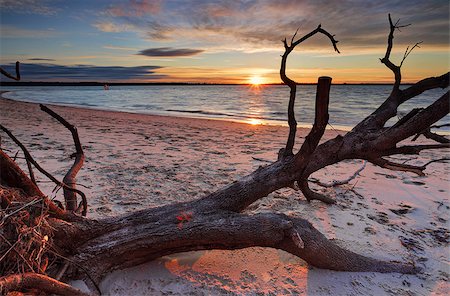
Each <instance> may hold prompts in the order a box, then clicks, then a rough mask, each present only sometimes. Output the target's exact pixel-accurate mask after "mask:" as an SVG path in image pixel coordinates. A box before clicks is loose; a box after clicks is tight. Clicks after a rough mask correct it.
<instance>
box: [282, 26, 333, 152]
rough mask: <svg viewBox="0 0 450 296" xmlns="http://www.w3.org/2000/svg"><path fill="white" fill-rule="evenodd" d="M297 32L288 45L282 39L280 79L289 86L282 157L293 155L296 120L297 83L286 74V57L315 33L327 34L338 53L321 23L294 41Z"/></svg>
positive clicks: (330, 37)
mask: <svg viewBox="0 0 450 296" xmlns="http://www.w3.org/2000/svg"><path fill="white" fill-rule="evenodd" d="M297 32H298V29H297V31H296V32H295V34H294V36H293V37H292V39H291V44H290V45H288V43H287V41H286V39H284V40H283V44H284V49H285V52H284V54H283V55H282V56H281V67H280V77H281V80H282V81H283V82H284V83H285V84H286V85H287V86H289V88H290V95H289V103H288V124H289V135H288V140H287V143H286V147H285V148H284V150H283V156H284V157H287V156H292V155H293V149H294V144H295V134H296V133H297V121H296V119H295V112H294V106H295V97H296V92H297V83H296V82H295V81H294V80H292V79H290V78H289V77H288V76H287V75H286V63H287V58H288V56H289V54H290V53H291V52H292V51H293V50H294V48H295V47H296V46H297V45H299V44H300V43H302V42H303V41H305V40H307V39H308V38H310V37H312V36H314V35H315V34H317V33H322V34H324V35H325V36H327V37H328V38H329V39H330V41H331V43H332V45H333V48H334V50H335V51H336V52H338V53H339V50H338V48H337V43H338V41H337V40H335V39H334V36H333V35H331V34H330V33H328V32H327V31H326V30H324V29H322V28H321V25H319V26H318V27H317V28H316V29H315V30H313V31H311V32H310V33H308V34H306V35H305V36H303V37H302V38H300V39H298V40H297V41H295V42H294V39H295V36H296V35H297Z"/></svg>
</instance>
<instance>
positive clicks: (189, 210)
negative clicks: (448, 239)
mask: <svg viewBox="0 0 450 296" xmlns="http://www.w3.org/2000/svg"><path fill="white" fill-rule="evenodd" d="M389 23H390V33H389V37H388V47H387V50H386V54H385V56H384V57H383V58H382V59H381V62H382V63H383V64H385V65H386V66H387V67H388V68H389V69H390V70H391V71H392V72H393V73H394V77H395V82H394V85H393V89H392V92H391V94H390V95H389V97H388V98H387V99H386V100H385V102H384V103H383V104H382V105H381V106H380V107H379V108H378V109H377V110H375V111H374V112H373V113H372V114H371V115H369V116H368V117H366V118H365V119H364V120H362V121H361V122H360V123H359V124H358V125H357V126H356V127H355V128H353V129H352V130H351V131H350V132H348V133H346V134H345V135H344V136H337V137H335V138H333V139H331V140H328V141H326V142H324V143H322V144H320V145H319V142H320V139H321V138H322V135H323V133H324V130H325V127H326V125H327V123H328V101H329V89H330V84H331V78H329V77H321V78H319V81H318V86H317V96H316V106H315V107H316V111H315V112H316V113H315V122H314V126H313V128H312V129H311V131H310V132H309V134H308V136H307V137H306V139H305V141H304V142H303V144H302V145H301V147H300V149H299V150H298V152H297V153H294V144H295V143H294V140H295V133H296V122H295V116H294V113H293V107H294V103H295V96H296V83H295V82H294V81H293V80H291V79H289V78H288V77H287V76H286V74H285V71H286V63H287V57H288V55H289V53H290V52H292V50H293V49H294V48H295V47H296V46H298V45H299V44H300V43H301V42H302V41H304V40H306V39H307V38H309V37H311V36H313V35H315V34H316V33H322V34H324V35H326V36H327V37H328V38H329V39H330V40H331V42H332V45H333V47H334V49H335V50H336V51H338V49H337V46H336V44H337V41H336V40H335V39H334V37H333V35H331V34H329V33H328V32H327V31H325V30H324V29H322V28H321V26H319V27H318V28H317V29H315V30H314V31H312V32H311V33H309V34H307V35H305V36H304V37H302V38H300V39H298V40H297V41H294V40H295V36H296V35H294V37H292V39H291V42H290V44H287V41H286V40H284V41H283V43H284V47H285V53H284V54H283V56H282V63H281V69H280V75H281V78H282V80H283V81H284V82H285V83H286V84H287V85H288V86H289V87H290V89H291V94H290V100H289V107H288V110H289V118H288V122H289V127H290V129H289V135H288V141H287V144H286V146H285V147H284V148H282V149H281V150H280V152H279V154H278V155H279V157H278V160H277V161H276V162H274V163H271V164H269V165H266V166H262V167H260V168H259V169H257V170H256V171H254V172H252V173H251V174H249V175H248V176H245V177H243V178H241V179H239V180H237V181H235V182H233V183H231V184H229V185H228V186H226V187H224V188H222V189H220V190H218V191H216V192H214V193H211V194H209V195H207V196H204V197H202V198H200V199H197V200H193V201H190V202H183V203H176V204H172V205H167V206H162V207H158V208H150V209H145V210H141V211H137V212H133V213H129V214H126V215H124V216H121V217H115V218H106V219H101V220H92V219H88V218H85V217H83V216H82V215H78V214H77V212H76V209H75V207H74V206H75V205H76V196H75V195H74V194H72V193H77V194H79V195H80V196H81V197H82V198H83V196H84V194H83V195H82V194H80V193H79V190H77V189H75V188H74V185H75V175H76V172H77V171H78V170H79V169H80V168H81V166H82V159H83V158H84V156H83V154H82V149H81V144H80V141H79V139H78V135H76V137H75V134H76V132H75V133H74V131H73V129H71V128H70V127H72V125H70V124H69V123H67V122H66V121H65V120H64V119H62V117H61V116H59V115H57V114H56V113H54V112H53V111H51V110H50V109H48V108H46V107H43V109H44V110H46V112H47V113H49V114H51V115H52V116H53V117H54V118H56V119H58V118H60V119H62V120H60V119H58V120H59V122H60V123H62V124H64V125H65V126H66V127H68V128H69V130H71V132H72V135H73V138H74V142H75V147H76V151H77V152H76V154H75V156H76V159H75V164H74V166H73V167H72V168H71V171H69V173H68V175H71V177H70V178H69V179H67V178H65V180H63V182H61V181H58V180H56V178H54V177H53V176H52V177H51V178H53V179H54V181H55V180H56V181H55V182H56V183H57V184H58V185H59V186H62V187H63V188H64V189H67V191H70V193H71V194H70V195H66V193H67V192H66V191H65V193H64V196H65V198H66V205H65V208H64V207H61V206H59V205H57V204H55V203H54V202H53V201H52V200H49V199H48V198H47V197H46V196H45V195H44V194H43V193H42V192H41V191H40V190H39V188H38V187H37V186H36V184H35V183H33V182H32V181H31V180H30V178H29V177H28V176H27V175H26V174H25V173H24V172H23V171H22V170H21V169H20V168H19V167H18V166H17V165H16V164H15V162H14V161H13V160H12V159H11V158H9V157H8V156H7V155H6V154H5V153H4V152H3V151H2V150H0V164H1V166H0V168H1V174H0V182H1V185H2V186H3V187H4V188H19V189H20V190H22V191H23V194H24V196H33V197H36V198H38V199H40V200H41V201H42V203H41V204H42V207H43V208H45V211H46V216H45V223H47V224H48V226H49V227H50V228H51V229H52V234H51V235H50V236H49V237H48V238H47V239H48V244H49V245H51V247H50V248H47V249H45V252H44V255H43V258H44V257H45V256H47V257H51V258H54V259H55V258H56V259H55V260H53V261H54V262H55V263H54V264H53V265H52V266H49V267H48V268H47V267H46V270H44V272H37V271H35V270H30V268H28V267H27V265H26V264H24V265H23V266H22V272H18V271H16V272H14V271H12V272H9V273H8V274H5V276H4V277H2V278H0V287H1V290H2V291H3V292H8V291H32V292H33V291H36V290H41V291H43V292H46V293H58V294H67V295H83V293H81V292H79V291H77V290H74V289H73V288H72V287H70V286H67V285H66V284H64V283H62V282H61V281H59V280H63V281H64V280H68V279H75V278H83V279H84V280H85V281H86V283H88V284H89V285H90V286H92V287H94V288H93V289H92V293H96V292H98V291H96V288H95V287H96V283H98V282H99V281H100V280H101V279H102V277H103V276H104V275H105V273H107V272H110V271H112V270H114V269H120V268H125V267H129V266H134V265H138V264H141V263H144V262H146V261H149V260H152V259H155V258H158V257H161V256H164V255H167V254H172V253H177V252H185V251H193V250H205V249H229V250H233V249H240V248H246V247H252V246H262V247H273V248H277V249H282V250H285V251H287V252H289V253H291V254H294V255H296V256H298V257H300V258H302V259H304V260H305V261H306V262H308V263H309V264H311V265H313V266H316V267H319V268H326V269H332V270H342V271H376V272H399V273H417V272H419V271H420V269H419V268H417V267H415V266H414V265H412V264H409V263H404V262H386V261H382V260H378V259H373V258H369V257H366V256H363V255H359V254H356V253H353V252H351V251H349V250H345V249H343V248H341V247H339V246H338V245H336V244H335V243H333V242H332V241H330V240H328V239H327V238H326V237H325V236H324V235H323V234H321V233H320V232H319V231H318V230H316V229H315V228H314V227H313V226H312V225H311V223H309V222H308V221H306V220H304V219H301V218H297V217H290V216H287V215H284V214H275V213H265V214H254V215H251V214H244V213H242V212H243V211H244V210H245V209H246V208H247V207H248V206H249V205H250V204H252V203H253V202H255V201H256V200H258V199H260V198H263V197H265V196H267V195H268V194H270V193H271V192H273V191H275V190H277V189H280V188H284V187H293V188H299V189H300V190H301V191H302V193H303V194H304V196H305V198H306V199H307V200H308V201H311V200H314V199H317V200H320V201H323V202H326V203H330V204H331V203H334V200H333V199H331V198H329V197H327V196H323V195H321V194H318V193H316V192H313V191H312V190H311V189H310V188H309V186H308V177H309V176H310V175H311V174H312V173H313V172H316V171H318V170H320V169H322V168H324V167H326V166H328V165H331V164H335V163H338V162H340V161H342V160H345V159H362V160H367V161H369V162H371V163H374V164H376V165H378V166H381V167H384V168H386V169H391V170H403V171H408V172H413V173H417V174H421V173H423V170H424V169H425V167H426V165H424V166H412V165H405V164H399V163H395V162H393V161H391V160H389V159H388V158H386V157H389V156H391V155H395V154H418V153H419V152H420V151H422V150H427V149H441V148H448V147H450V145H449V144H448V143H438V144H427V145H402V144H401V142H402V141H403V140H405V139H407V138H410V137H413V136H414V135H417V134H419V133H422V132H423V131H425V130H427V129H428V128H429V127H430V126H432V125H433V124H434V123H435V122H437V121H438V120H440V119H441V118H443V117H444V116H446V115H447V114H448V113H449V93H448V92H447V93H445V94H444V95H443V96H441V97H440V98H437V99H436V100H435V101H434V102H433V103H432V104H431V105H429V106H428V107H426V108H424V109H420V110H412V111H411V112H410V113H409V114H408V115H406V116H405V117H403V118H402V119H400V120H399V121H398V122H397V123H396V124H394V125H393V126H391V127H387V126H386V122H387V121H388V120H389V119H391V118H394V117H395V116H396V115H397V108H398V106H399V105H401V104H403V103H404V102H406V101H408V100H409V99H411V98H413V97H415V96H417V95H419V94H421V93H422V92H424V91H426V90H430V89H435V88H446V87H448V86H449V73H446V74H444V75H441V76H439V77H430V78H426V79H423V80H421V81H419V82H417V83H415V84H413V85H412V86H409V87H407V88H405V89H400V84H401V65H402V63H403V61H404V60H405V58H406V57H407V55H408V54H409V53H410V52H411V51H410V50H407V51H406V53H405V56H404V58H403V60H402V62H401V64H400V66H397V65H395V64H394V63H392V62H391V61H390V52H391V50H392V47H393V38H394V37H393V36H394V31H395V30H396V29H397V28H399V27H401V26H400V25H399V24H398V22H397V23H395V24H394V23H393V22H392V20H391V17H390V16H389ZM4 130H5V131H6V128H4ZM10 134H11V135H12V133H10ZM17 141H18V140H17ZM18 143H20V142H19V141H18ZM20 145H22V144H21V143H20ZM22 146H23V145H22ZM22 149H23V148H22ZM23 150H24V152H25V151H26V149H23ZM26 158H27V159H28V160H29V161H30V163H31V164H32V165H34V166H35V167H36V168H38V166H39V165H38V164H37V163H36V162H35V161H34V160H33V159H32V157H31V155H30V156H26ZM38 169H39V168H38ZM41 172H42V171H41ZM49 178H50V177H49ZM14 198H16V200H17V199H20V198H18V197H15V196H14V195H11V194H10V195H9V197H8V196H5V197H4V198H3V196H2V203H1V204H2V211H3V212H4V213H5V216H8V215H9V216H8V217H9V218H11V217H13V216H14V213H15V212H17V209H13V208H11V199H14ZM22 199H25V198H24V197H22ZM84 201H85V202H86V203H87V199H86V197H85V196H84ZM24 207H26V204H25V206H24ZM83 208H84V211H85V209H86V206H83ZM74 209H75V211H74ZM2 216H3V215H2ZM7 222H8V219H6V220H5V219H3V221H2V223H7ZM5 239H7V240H8V242H9V243H10V244H11V245H12V246H14V240H13V238H9V237H6V238H5ZM9 240H10V241H9ZM9 249H11V250H12V249H14V248H13V247H10V248H9ZM1 250H2V251H3V249H1ZM0 256H1V254H0ZM17 273H21V274H20V275H19V274H17ZM39 273H40V274H39ZM42 273H45V274H46V275H42ZM56 279H58V280H56ZM55 282H56V283H55ZM49 287H51V289H50V288H49ZM33 289H34V290H33Z"/></svg>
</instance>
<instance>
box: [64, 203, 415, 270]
mask: <svg viewBox="0 0 450 296" xmlns="http://www.w3.org/2000/svg"><path fill="white" fill-rule="evenodd" d="M194 205H195V203H184V204H181V205H179V206H175V205H172V206H171V207H161V208H154V209H148V210H145V211H141V212H138V213H133V214H131V215H127V216H124V217H120V218H112V219H108V220H105V221H104V222H100V224H99V225H98V226H96V227H101V228H102V231H103V232H102V235H101V236H99V237H97V238H96V239H93V240H90V241H89V242H87V243H86V244H84V245H82V246H80V247H79V248H78V251H79V252H78V254H77V255H75V256H74V258H73V260H74V261H76V262H78V263H80V264H82V265H84V266H89V267H90V271H91V272H92V275H93V276H94V279H98V278H99V277H100V275H101V274H103V273H104V272H106V271H108V270H110V269H111V268H117V267H120V268H123V267H127V266H132V265H137V264H140V263H143V262H145V261H149V260H152V259H154V258H158V257H161V256H164V255H167V254H172V253H178V252H186V251H192V250H203V249H229V250H234V249H241V248H247V247H252V246H263V247H272V248H277V249H282V250H285V251H287V252H290V253H291V254H294V255H296V256H298V257H300V258H302V259H304V260H305V261H307V262H308V263H310V264H313V265H314V266H317V267H320V268H327V269H332V270H345V271H378V272H402V273H415V272H417V271H419V269H417V268H415V267H414V266H412V265H409V264H403V263H394V262H385V261H380V260H376V259H371V258H367V257H365V256H361V255H358V254H356V253H353V252H350V251H347V250H345V249H343V248H340V247H339V246H337V245H336V244H335V243H333V242H332V241H330V240H328V239H327V238H326V237H325V236H323V235H322V234H321V233H320V232H319V231H318V230H317V229H315V228H314V227H313V226H312V225H311V223H309V222H308V221H306V220H304V219H301V218H294V217H289V216H286V215H283V214H274V213H264V214H255V215H246V214H240V213H232V212H226V211H225V212H224V211H217V212H215V211H213V212H209V213H204V212H203V211H202V210H200V209H198V208H196V207H192V206H194ZM197 205H198V204H197ZM181 210H183V211H185V212H189V213H190V217H191V218H190V219H189V220H185V221H184V222H183V223H182V224H181V225H180V220H178V219H177V218H176V217H177V216H178V215H180V211H181ZM149 217H151V218H150V219H149ZM118 225H120V228H118V227H117V226H118ZM144 229H145V231H143V230H144ZM123 233H127V235H126V236H124V235H123ZM129 250H133V252H130V251H129Z"/></svg>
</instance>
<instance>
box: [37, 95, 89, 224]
mask: <svg viewBox="0 0 450 296" xmlns="http://www.w3.org/2000/svg"><path fill="white" fill-rule="evenodd" d="M39 106H40V108H41V110H42V111H44V112H46V113H47V114H49V115H50V116H52V117H53V118H55V119H56V120H58V122H60V123H61V124H62V125H64V126H65V127H66V128H67V129H68V130H69V131H70V132H71V134H72V138H73V142H74V144H75V150H76V152H75V153H74V156H75V161H74V163H73V165H72V166H71V167H70V169H69V170H68V172H67V173H66V175H65V176H64V178H63V183H64V184H67V187H70V188H71V189H76V175H77V174H78V172H79V171H80V169H81V168H82V166H83V163H84V153H83V148H82V147H81V142H80V138H79V136H78V131H77V128H76V127H75V126H73V125H71V124H70V123H69V122H67V120H65V119H64V118H62V117H61V116H60V115H59V114H57V113H56V112H55V111H53V110H51V109H50V108H48V107H46V106H44V105H42V104H40V105H39ZM76 193H77V192H76V191H73V190H70V189H68V188H66V187H64V199H65V201H66V210H67V211H72V212H73V211H77V209H78V204H77V196H76ZM82 205H83V207H82V208H83V210H82V214H83V216H86V212H87V200H86V198H85V197H84V198H83V197H82Z"/></svg>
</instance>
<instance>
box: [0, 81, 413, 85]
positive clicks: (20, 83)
mask: <svg viewBox="0 0 450 296" xmlns="http://www.w3.org/2000/svg"><path fill="white" fill-rule="evenodd" d="M105 84H108V85H110V86H114V85H248V84H239V83H189V82H112V83H105V82H44V81H36V82H35V81H0V86H103V85H105ZM297 84H298V85H316V83H297ZM265 85H283V83H268V84H265ZM335 85H392V83H335ZM403 85H409V83H405V84H403Z"/></svg>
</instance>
